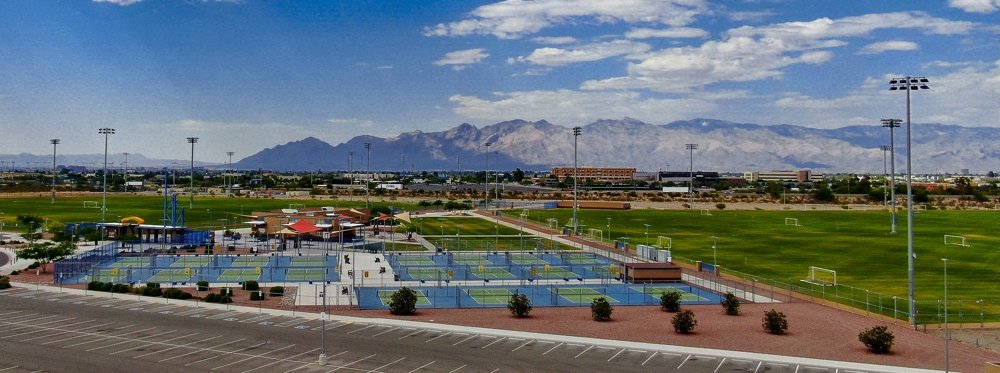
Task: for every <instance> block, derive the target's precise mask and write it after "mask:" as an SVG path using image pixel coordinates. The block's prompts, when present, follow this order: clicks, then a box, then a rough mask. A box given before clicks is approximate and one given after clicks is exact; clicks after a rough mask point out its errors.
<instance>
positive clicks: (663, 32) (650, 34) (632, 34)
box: [625, 27, 708, 39]
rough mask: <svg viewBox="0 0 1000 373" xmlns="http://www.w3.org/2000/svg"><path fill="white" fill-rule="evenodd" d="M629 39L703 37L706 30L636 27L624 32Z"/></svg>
mask: <svg viewBox="0 0 1000 373" xmlns="http://www.w3.org/2000/svg"><path fill="white" fill-rule="evenodd" d="M625 37H626V38H629V39H650V38H675V39H680V38H705V37H708V31H705V30H702V29H699V28H692V27H674V28H668V29H651V28H636V29H632V30H629V31H628V32H626V33H625Z"/></svg>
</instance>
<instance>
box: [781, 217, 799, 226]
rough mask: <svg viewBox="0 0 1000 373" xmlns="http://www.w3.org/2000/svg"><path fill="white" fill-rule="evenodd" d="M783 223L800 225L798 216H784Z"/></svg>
mask: <svg viewBox="0 0 1000 373" xmlns="http://www.w3.org/2000/svg"><path fill="white" fill-rule="evenodd" d="M785 225H790V226H793V227H801V226H802V225H800V224H799V219H798V218H785Z"/></svg>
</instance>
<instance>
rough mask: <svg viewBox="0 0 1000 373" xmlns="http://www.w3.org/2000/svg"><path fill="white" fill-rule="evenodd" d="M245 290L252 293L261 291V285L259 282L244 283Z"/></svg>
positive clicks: (249, 281) (248, 281)
mask: <svg viewBox="0 0 1000 373" xmlns="http://www.w3.org/2000/svg"><path fill="white" fill-rule="evenodd" d="M243 290H250V291H255V290H260V284H258V283H257V281H254V280H247V281H244V282H243Z"/></svg>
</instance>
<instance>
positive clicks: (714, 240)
mask: <svg viewBox="0 0 1000 373" xmlns="http://www.w3.org/2000/svg"><path fill="white" fill-rule="evenodd" d="M710 238H711V239H712V266H713V267H716V268H715V273H716V274H718V273H719V268H718V267H719V257H718V255H716V250H715V248H716V247H717V246H719V237H716V236H711V237H710Z"/></svg>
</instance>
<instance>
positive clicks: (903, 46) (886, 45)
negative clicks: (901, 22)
mask: <svg viewBox="0 0 1000 373" xmlns="http://www.w3.org/2000/svg"><path fill="white" fill-rule="evenodd" d="M917 49H920V46H919V45H917V43H914V42H912V41H903V40H889V41H881V42H877V43H871V44H868V45H866V46H864V48H861V50H859V51H858V54H879V53H882V52H888V51H915V50H917Z"/></svg>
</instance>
